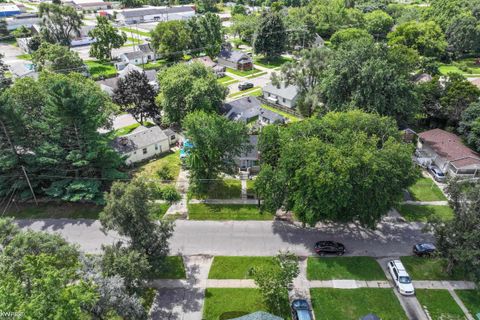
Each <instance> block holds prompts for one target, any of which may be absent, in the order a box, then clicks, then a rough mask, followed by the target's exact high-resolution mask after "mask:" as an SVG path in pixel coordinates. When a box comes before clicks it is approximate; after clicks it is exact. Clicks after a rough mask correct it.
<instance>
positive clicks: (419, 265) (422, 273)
mask: <svg viewBox="0 0 480 320" xmlns="http://www.w3.org/2000/svg"><path fill="white" fill-rule="evenodd" d="M400 260H401V261H402V263H403V265H404V266H405V268H406V269H407V271H408V274H409V275H410V276H411V277H412V278H413V280H439V281H441V280H466V278H467V277H466V275H465V274H464V273H463V272H461V271H457V270H454V272H453V274H452V275H449V274H448V273H447V272H446V271H445V270H446V266H447V261H446V260H445V259H442V258H429V257H415V256H407V257H401V258H400Z"/></svg>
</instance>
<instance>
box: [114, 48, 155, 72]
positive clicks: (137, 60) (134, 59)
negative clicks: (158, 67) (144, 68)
mask: <svg viewBox="0 0 480 320" xmlns="http://www.w3.org/2000/svg"><path fill="white" fill-rule="evenodd" d="M119 58H120V60H121V63H120V64H118V63H117V64H116V65H117V69H122V68H121V65H123V66H125V65H127V64H133V65H136V66H138V65H140V64H145V63H148V54H145V53H143V52H142V51H132V52H125V53H122V54H121V55H120V56H119Z"/></svg>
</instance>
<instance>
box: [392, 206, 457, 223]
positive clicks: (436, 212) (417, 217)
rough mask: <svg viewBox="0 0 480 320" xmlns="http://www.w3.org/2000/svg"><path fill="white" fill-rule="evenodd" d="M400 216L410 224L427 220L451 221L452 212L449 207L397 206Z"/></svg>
mask: <svg viewBox="0 0 480 320" xmlns="http://www.w3.org/2000/svg"><path fill="white" fill-rule="evenodd" d="M397 209H398V211H399V212H400V214H401V215H402V216H403V217H404V218H405V219H406V220H407V221H410V222H415V221H420V222H428V220H429V219H433V218H437V219H440V220H442V221H449V220H452V219H453V210H452V208H450V207H449V206H432V205H426V206H423V205H415V204H405V203H404V204H399V205H398V206H397Z"/></svg>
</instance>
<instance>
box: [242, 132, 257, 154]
mask: <svg viewBox="0 0 480 320" xmlns="http://www.w3.org/2000/svg"><path fill="white" fill-rule="evenodd" d="M248 144H249V145H250V146H251V148H250V150H249V151H248V152H245V153H244V154H242V155H240V156H239V157H238V158H239V159H255V160H256V159H258V136H256V135H250V136H248Z"/></svg>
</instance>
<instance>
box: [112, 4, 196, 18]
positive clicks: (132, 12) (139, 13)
mask: <svg viewBox="0 0 480 320" xmlns="http://www.w3.org/2000/svg"><path fill="white" fill-rule="evenodd" d="M191 11H195V10H194V9H193V8H192V7H191V6H175V7H150V8H140V9H126V10H122V11H120V12H119V14H121V15H123V16H124V17H125V18H135V17H144V16H148V15H156V14H173V13H184V12H191Z"/></svg>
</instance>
